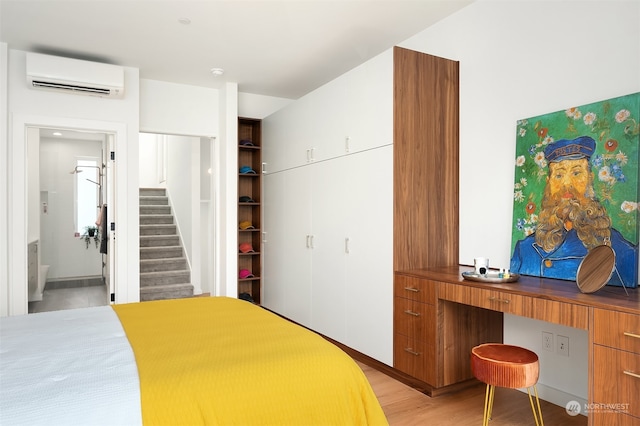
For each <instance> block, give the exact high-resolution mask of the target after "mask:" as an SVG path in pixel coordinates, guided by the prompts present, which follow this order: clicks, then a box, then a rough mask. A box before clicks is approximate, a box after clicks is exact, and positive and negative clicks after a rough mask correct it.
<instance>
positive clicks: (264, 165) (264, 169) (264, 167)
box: [262, 163, 267, 173]
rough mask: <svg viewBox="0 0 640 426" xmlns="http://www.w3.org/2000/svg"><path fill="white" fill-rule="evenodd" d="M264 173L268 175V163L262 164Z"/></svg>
mask: <svg viewBox="0 0 640 426" xmlns="http://www.w3.org/2000/svg"><path fill="white" fill-rule="evenodd" d="M262 173H267V163H262Z"/></svg>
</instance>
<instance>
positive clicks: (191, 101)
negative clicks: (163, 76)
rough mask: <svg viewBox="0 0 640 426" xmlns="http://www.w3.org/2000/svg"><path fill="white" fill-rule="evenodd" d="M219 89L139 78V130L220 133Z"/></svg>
mask: <svg viewBox="0 0 640 426" xmlns="http://www.w3.org/2000/svg"><path fill="white" fill-rule="evenodd" d="M218 109H219V93H218V90H216V89H209V88H205V87H198V86H189V85H186V84H177V83H168V82H165V81H156V80H146V79H140V131H141V132H149V133H162V134H169V135H189V136H215V135H217V134H218V132H219V131H218Z"/></svg>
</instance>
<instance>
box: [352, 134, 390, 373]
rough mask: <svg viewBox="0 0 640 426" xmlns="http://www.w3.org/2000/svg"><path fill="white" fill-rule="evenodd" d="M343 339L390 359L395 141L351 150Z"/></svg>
mask: <svg viewBox="0 0 640 426" xmlns="http://www.w3.org/2000/svg"><path fill="white" fill-rule="evenodd" d="M348 169H349V170H350V174H349V197H348V198H347V201H346V206H345V210H346V211H347V212H349V215H348V217H347V223H349V229H348V234H347V237H348V238H349V254H348V262H347V275H346V286H345V290H344V294H345V296H346V313H347V315H346V328H347V342H348V343H347V344H348V345H349V346H350V347H351V348H353V349H356V350H358V351H360V352H362V353H364V354H366V355H369V356H370V357H372V358H375V359H377V360H379V361H382V362H384V363H386V364H388V365H393V146H385V147H382V148H377V149H373V150H369V151H365V152H361V153H359V154H356V155H352V156H349V165H348Z"/></svg>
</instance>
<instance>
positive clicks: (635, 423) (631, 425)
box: [589, 411, 640, 426]
mask: <svg viewBox="0 0 640 426" xmlns="http://www.w3.org/2000/svg"><path fill="white" fill-rule="evenodd" d="M589 418H590V419H591V418H593V419H592V422H591V424H592V425H594V426H600V425H606V426H640V417H632V416H630V415H628V414H622V413H604V412H601V411H596V412H592V413H589Z"/></svg>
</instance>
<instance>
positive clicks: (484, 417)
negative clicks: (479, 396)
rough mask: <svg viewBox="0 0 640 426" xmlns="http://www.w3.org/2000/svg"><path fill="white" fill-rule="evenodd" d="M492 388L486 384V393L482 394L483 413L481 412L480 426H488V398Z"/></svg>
mask: <svg viewBox="0 0 640 426" xmlns="http://www.w3.org/2000/svg"><path fill="white" fill-rule="evenodd" d="M491 388H492V386H491V385H489V384H487V388H486V391H485V393H484V411H483V412H482V426H488V425H489V396H490V394H491Z"/></svg>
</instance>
